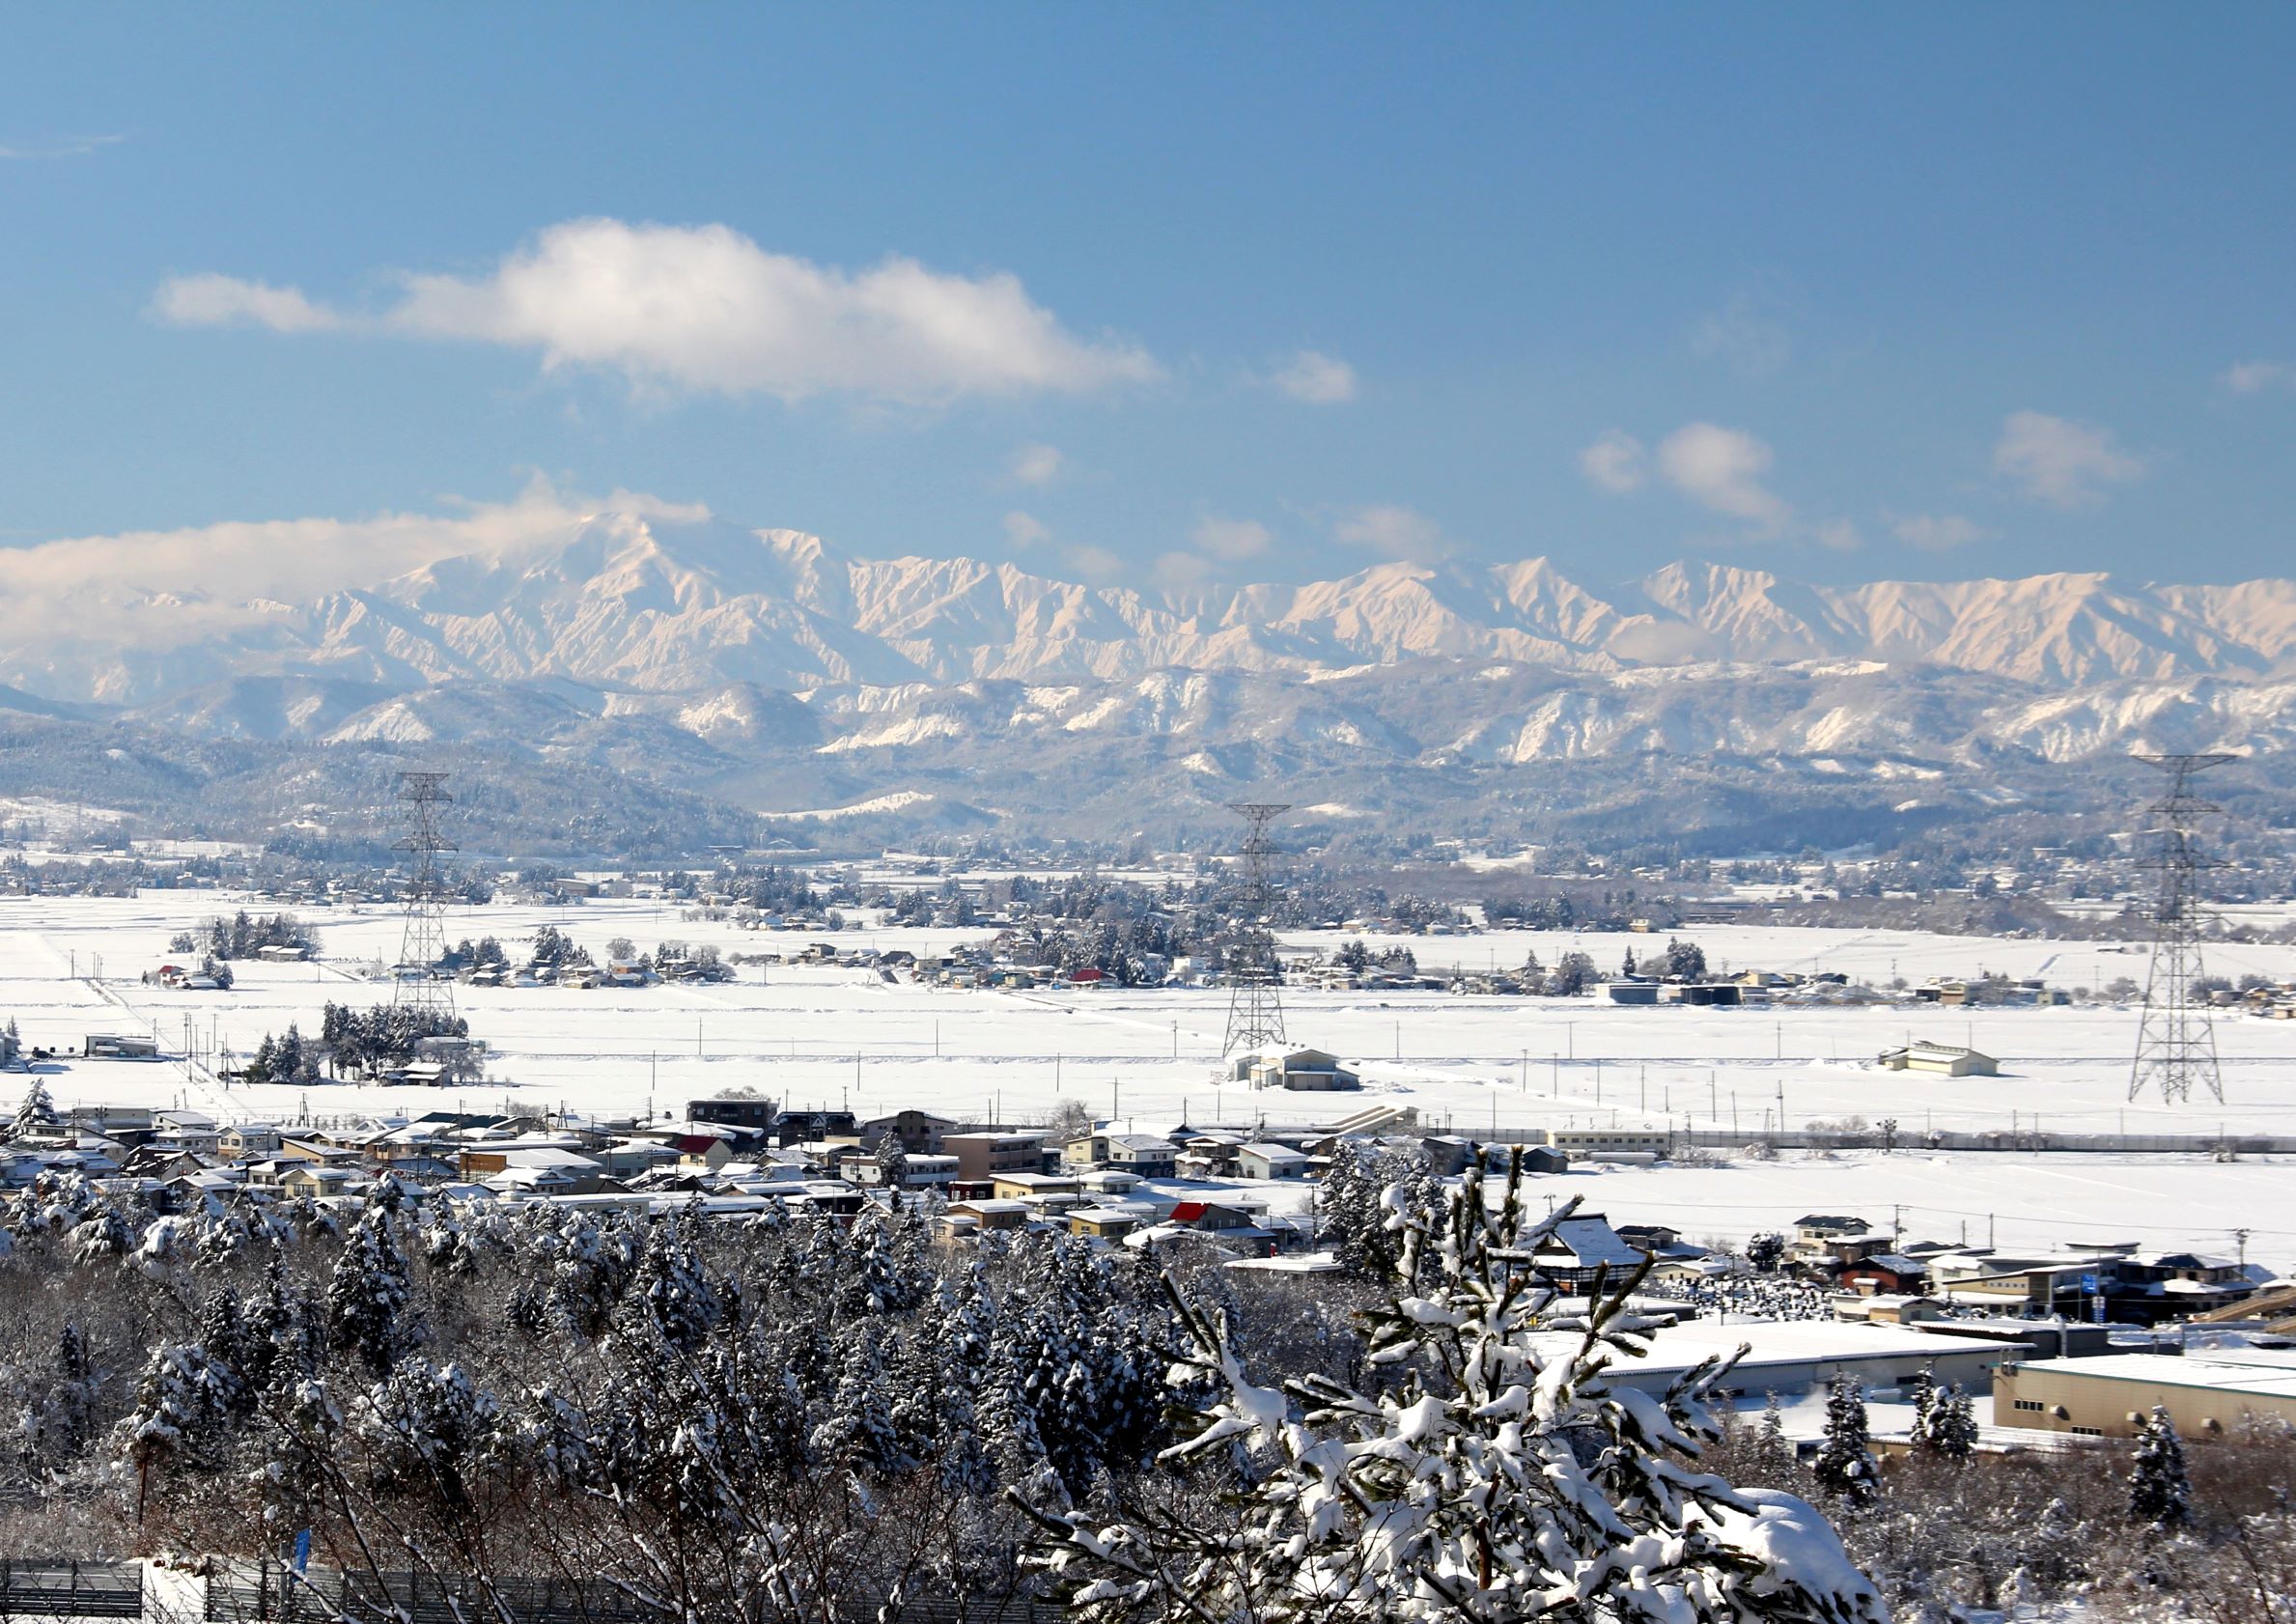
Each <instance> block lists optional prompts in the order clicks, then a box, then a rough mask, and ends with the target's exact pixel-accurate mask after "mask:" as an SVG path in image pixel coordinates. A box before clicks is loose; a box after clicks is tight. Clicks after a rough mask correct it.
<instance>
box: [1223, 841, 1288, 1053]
mask: <svg viewBox="0 0 2296 1624" xmlns="http://www.w3.org/2000/svg"><path fill="white" fill-rule="evenodd" d="M1228 810H1229V811H1231V812H1233V813H1235V814H1236V815H1237V816H1238V817H1240V818H1242V819H1243V820H1244V897H1243V902H1242V905H1241V909H1242V914H1243V917H1242V919H1241V921H1240V922H1239V923H1238V925H1237V927H1236V929H1235V931H1234V932H1233V933H1232V935H1231V936H1230V937H1229V939H1228V1034H1227V1041H1226V1042H1225V1043H1223V1044H1221V1046H1220V1050H1219V1051H1220V1052H1221V1053H1222V1054H1234V1053H1236V1052H1238V1051H1239V1050H1254V1049H1266V1048H1269V1047H1270V1046H1272V1045H1275V1044H1280V1043H1282V1042H1283V1041H1284V1035H1283V991H1282V987H1281V984H1280V978H1279V976H1278V973H1277V966H1276V962H1275V938H1274V936H1273V935H1271V934H1270V933H1269V930H1268V925H1267V919H1268V915H1269V914H1270V912H1272V911H1273V907H1272V904H1271V901H1270V893H1269V888H1268V859H1269V858H1270V857H1272V856H1274V854H1275V840H1274V836H1272V835H1271V834H1269V832H1268V826H1269V825H1270V824H1272V823H1274V821H1275V818H1276V815H1277V814H1278V813H1283V812H1289V811H1290V810H1291V807H1290V805H1289V804H1285V805H1281V806H1278V805H1275V804H1273V803H1271V802H1267V801H1256V800H1232V801H1230V802H1228Z"/></svg>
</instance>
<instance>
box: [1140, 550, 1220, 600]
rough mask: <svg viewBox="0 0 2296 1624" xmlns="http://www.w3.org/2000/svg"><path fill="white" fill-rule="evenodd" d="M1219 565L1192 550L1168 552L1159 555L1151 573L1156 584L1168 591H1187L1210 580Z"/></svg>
mask: <svg viewBox="0 0 2296 1624" xmlns="http://www.w3.org/2000/svg"><path fill="white" fill-rule="evenodd" d="M1217 570H1218V566H1217V565H1215V564H1214V563H1213V562H1212V560H1210V559H1209V558H1204V557H1201V556H1199V555H1198V554H1196V553H1192V552H1166V553H1160V554H1158V556H1157V560H1156V568H1155V570H1154V571H1152V572H1151V574H1153V575H1154V577H1155V580H1156V584H1157V585H1158V586H1161V587H1162V588H1163V589H1164V590H1165V591H1167V592H1186V591H1188V590H1189V589H1190V587H1198V586H1202V585H1203V584H1204V583H1205V582H1206V581H1208V580H1210V579H1211V578H1212V576H1213V574H1215V573H1216V572H1217Z"/></svg>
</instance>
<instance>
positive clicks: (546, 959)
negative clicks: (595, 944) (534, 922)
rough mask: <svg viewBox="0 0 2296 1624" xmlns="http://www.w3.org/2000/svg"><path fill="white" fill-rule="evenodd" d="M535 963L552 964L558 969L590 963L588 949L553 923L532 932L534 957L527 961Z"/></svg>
mask: <svg viewBox="0 0 2296 1624" xmlns="http://www.w3.org/2000/svg"><path fill="white" fill-rule="evenodd" d="M528 962H529V963H531V964H537V965H552V966H557V967H558V968H560V969H565V968H567V967H569V966H581V965H587V964H589V963H590V949H588V948H587V947H584V946H583V945H582V944H581V943H580V942H578V941H576V940H574V938H572V937H570V936H568V935H567V934H566V933H565V932H564V931H562V930H560V929H559V928H558V927H557V926H555V925H545V926H544V927H543V928H542V929H541V930H539V931H536V932H535V933H534V957H533V958H532V959H531V960H529V961H528Z"/></svg>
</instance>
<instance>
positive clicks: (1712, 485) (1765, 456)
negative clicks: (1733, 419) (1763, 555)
mask: <svg viewBox="0 0 2296 1624" xmlns="http://www.w3.org/2000/svg"><path fill="white" fill-rule="evenodd" d="M1772 461H1773V459H1772V456H1771V452H1770V448H1769V447H1768V446H1767V445H1764V444H1763V443H1762V442H1761V441H1760V440H1758V439H1756V438H1754V436H1753V435H1751V434H1747V433H1745V432H1744V431H1743V430H1739V429H1725V428H1722V426H1721V425H1720V424H1716V423H1686V424H1684V425H1683V426H1682V427H1681V428H1679V429H1677V430H1675V431H1674V432H1673V433H1672V434H1668V435H1667V436H1666V438H1665V439H1664V440H1662V441H1661V442H1660V443H1659V448H1658V471H1659V475H1660V477H1661V478H1663V479H1664V480H1665V481H1666V483H1667V484H1668V485H1670V486H1672V487H1673V488H1674V489H1675V490H1678V491H1680V492H1681V493H1682V494H1683V495H1685V496H1687V497H1689V498H1690V499H1691V500H1692V501H1694V502H1696V503H1698V504H1699V505H1700V506H1701V507H1705V508H1710V509H1712V510H1713V511H1714V512H1716V513H1719V514H1725V515H1727V516H1728V517H1730V518H1742V519H1744V520H1746V521H1747V522H1748V523H1749V524H1751V525H1753V526H1755V527H1756V528H1757V529H1760V530H1763V531H1766V532H1769V533H1772V534H1775V533H1777V532H1778V531H1780V530H1782V529H1784V528H1785V526H1786V524H1787V523H1788V522H1789V521H1790V520H1791V519H1792V518H1793V516H1794V510H1793V508H1792V507H1791V506H1790V505H1788V504H1787V503H1786V502H1785V501H1784V500H1783V499H1781V498H1780V497H1778V495H1776V494H1775V493H1773V492H1772V491H1771V490H1770V489H1769V488H1768V487H1767V486H1765V485H1764V484H1763V483H1762V476H1763V475H1765V474H1767V473H1768V472H1769V471H1770V464H1771V462H1772Z"/></svg>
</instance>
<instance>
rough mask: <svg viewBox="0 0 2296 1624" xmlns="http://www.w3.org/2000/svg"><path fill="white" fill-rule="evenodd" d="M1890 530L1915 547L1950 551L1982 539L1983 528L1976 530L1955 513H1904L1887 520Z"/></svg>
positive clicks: (1983, 537) (1925, 549) (1898, 537)
mask: <svg viewBox="0 0 2296 1624" xmlns="http://www.w3.org/2000/svg"><path fill="white" fill-rule="evenodd" d="M1890 534H1891V535H1893V536H1895V537H1896V538H1897V539H1898V540H1899V541H1901V542H1903V543H1905V544H1906V545H1907V546H1916V547H1919V548H1920V549H1921V550H1922V551H1923V552H1950V551H1952V549H1953V548H1955V547H1963V546H1969V545H1970V543H1972V542H1980V541H1983V540H1984V539H1985V537H1986V535H1987V534H1988V532H1987V531H1984V530H1981V529H1979V528H1978V527H1977V526H1976V525H1975V524H1974V523H1972V522H1971V521H1970V520H1968V519H1966V518H1962V517H1961V516H1960V515H1959V514H1953V513H1946V514H1925V513H1917V514H1908V515H1906V516H1905V517H1904V518H1891V519H1890Z"/></svg>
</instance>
